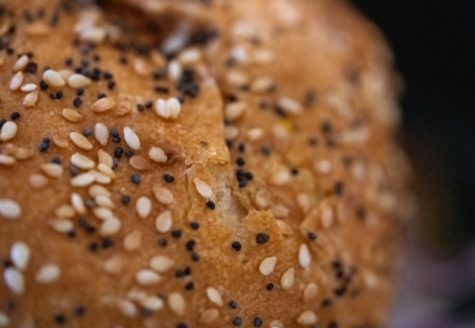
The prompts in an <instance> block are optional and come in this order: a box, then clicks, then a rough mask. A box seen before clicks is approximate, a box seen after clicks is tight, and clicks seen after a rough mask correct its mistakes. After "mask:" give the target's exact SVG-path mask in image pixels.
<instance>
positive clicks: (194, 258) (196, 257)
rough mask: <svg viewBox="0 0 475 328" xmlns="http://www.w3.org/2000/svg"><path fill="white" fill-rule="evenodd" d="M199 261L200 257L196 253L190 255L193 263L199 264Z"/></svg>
mask: <svg viewBox="0 0 475 328" xmlns="http://www.w3.org/2000/svg"><path fill="white" fill-rule="evenodd" d="M200 259H201V257H200V255H199V254H198V253H194V252H193V253H192V254H191V260H192V261H193V262H199V261H200Z"/></svg>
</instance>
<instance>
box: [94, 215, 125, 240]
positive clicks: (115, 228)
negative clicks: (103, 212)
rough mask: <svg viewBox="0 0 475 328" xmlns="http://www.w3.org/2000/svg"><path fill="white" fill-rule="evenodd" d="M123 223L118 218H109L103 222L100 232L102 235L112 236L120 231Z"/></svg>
mask: <svg viewBox="0 0 475 328" xmlns="http://www.w3.org/2000/svg"><path fill="white" fill-rule="evenodd" d="M121 226H122V223H121V222H120V220H119V219H117V218H111V219H107V220H105V221H104V222H102V224H101V226H100V228H99V233H100V235H101V236H112V235H115V234H116V233H118V232H119V230H120V227H121Z"/></svg>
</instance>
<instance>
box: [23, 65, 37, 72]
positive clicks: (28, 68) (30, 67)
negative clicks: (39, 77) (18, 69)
mask: <svg viewBox="0 0 475 328" xmlns="http://www.w3.org/2000/svg"><path fill="white" fill-rule="evenodd" d="M24 71H25V72H26V73H30V74H36V73H37V72H38V64H37V63H35V62H29V63H28V64H27V65H26V67H25V69H24Z"/></svg>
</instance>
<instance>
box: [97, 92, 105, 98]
mask: <svg viewBox="0 0 475 328" xmlns="http://www.w3.org/2000/svg"><path fill="white" fill-rule="evenodd" d="M105 97H107V95H106V94H105V93H104V92H99V93H98V94H97V97H96V98H97V99H102V98H105Z"/></svg>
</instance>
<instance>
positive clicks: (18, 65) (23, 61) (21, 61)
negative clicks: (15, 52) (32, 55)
mask: <svg viewBox="0 0 475 328" xmlns="http://www.w3.org/2000/svg"><path fill="white" fill-rule="evenodd" d="M29 61H30V59H29V58H28V56H27V55H21V56H20V58H18V59H17V61H16V62H15V64H14V65H13V71H15V72H16V71H21V70H23V69H24V68H25V67H26V65H28V62H29Z"/></svg>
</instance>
